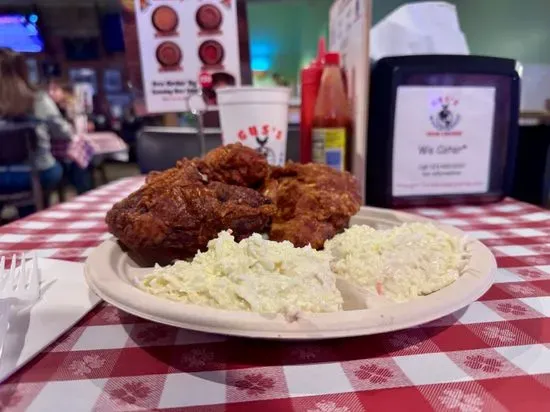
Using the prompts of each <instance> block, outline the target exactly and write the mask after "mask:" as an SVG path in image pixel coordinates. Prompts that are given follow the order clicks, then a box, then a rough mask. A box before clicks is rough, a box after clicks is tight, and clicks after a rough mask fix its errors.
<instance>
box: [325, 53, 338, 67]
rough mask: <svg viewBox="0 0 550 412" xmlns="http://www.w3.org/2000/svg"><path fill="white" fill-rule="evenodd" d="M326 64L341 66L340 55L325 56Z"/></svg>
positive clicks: (329, 54)
mask: <svg viewBox="0 0 550 412" xmlns="http://www.w3.org/2000/svg"><path fill="white" fill-rule="evenodd" d="M325 64H333V65H336V66H340V53H334V52H329V53H327V54H325Z"/></svg>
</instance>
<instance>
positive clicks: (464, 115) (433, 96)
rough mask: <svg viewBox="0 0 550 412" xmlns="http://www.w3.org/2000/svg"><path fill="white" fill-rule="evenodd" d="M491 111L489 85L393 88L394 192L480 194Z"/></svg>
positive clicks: (486, 181) (486, 173) (487, 157)
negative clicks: (394, 102)
mask: <svg viewBox="0 0 550 412" xmlns="http://www.w3.org/2000/svg"><path fill="white" fill-rule="evenodd" d="M494 112H495V88H494V87H465V86H453V87H437V86H436V87H434V86H400V87H398V89H397V96H396V106H395V123H394V135H393V139H394V142H393V165H392V167H393V171H392V193H393V195H394V196H414V195H441V194H460V193H462V194H466V193H485V192H486V191H487V190H488V188H489V164H490V162H491V156H490V155H491V146H492V143H493V142H492V141H493V119H494Z"/></svg>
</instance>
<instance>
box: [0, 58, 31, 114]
mask: <svg viewBox="0 0 550 412" xmlns="http://www.w3.org/2000/svg"><path fill="white" fill-rule="evenodd" d="M34 96H35V90H34V87H33V86H32V85H31V84H30V82H29V76H28V71H27V64H26V62H25V58H24V57H23V55H21V54H20V53H16V52H14V51H12V50H11V49H7V48H0V117H3V118H17V117H23V116H26V115H28V114H30V113H31V112H32V109H33V105H34Z"/></svg>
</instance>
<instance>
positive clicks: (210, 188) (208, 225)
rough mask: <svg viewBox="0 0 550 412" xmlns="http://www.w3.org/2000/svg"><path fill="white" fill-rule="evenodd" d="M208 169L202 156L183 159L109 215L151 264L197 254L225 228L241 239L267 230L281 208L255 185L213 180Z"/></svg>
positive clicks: (127, 243)
mask: <svg viewBox="0 0 550 412" xmlns="http://www.w3.org/2000/svg"><path fill="white" fill-rule="evenodd" d="M237 157H238V156H237ZM208 170H209V166H208V165H207V164H206V163H205V162H202V161H200V160H182V161H180V162H178V166H177V167H175V168H172V169H169V170H166V171H164V172H160V173H158V172H157V173H152V174H150V175H149V176H148V178H147V180H146V183H145V184H144V186H142V187H141V188H140V189H139V190H137V191H136V192H134V193H132V194H130V195H129V196H128V197H127V198H126V199H123V200H122V201H120V202H118V203H116V204H115V205H114V206H113V208H112V209H111V210H110V211H109V212H108V213H107V217H106V222H107V225H108V226H109V230H110V232H111V233H113V234H114V235H115V236H116V237H117V238H118V239H119V241H120V243H121V244H122V245H123V246H124V247H125V248H127V249H128V250H129V251H130V252H132V254H133V256H134V257H137V258H139V260H140V262H141V263H145V264H151V263H159V264H168V263H170V262H172V261H173V260H175V259H185V258H189V257H192V256H194V255H195V253H196V252H197V251H198V250H205V249H206V246H207V244H208V241H210V240H211V239H213V238H215V237H216V236H217V234H218V233H219V232H220V231H222V230H227V229H231V230H232V231H233V235H234V236H235V238H236V239H237V240H240V239H243V238H246V237H248V236H250V235H251V234H253V233H255V232H259V233H262V232H266V231H267V229H268V227H269V224H270V220H271V216H272V215H273V214H274V212H275V208H274V206H273V205H272V204H271V201H270V200H269V199H268V198H266V197H264V196H263V195H262V194H260V193H259V192H257V191H255V190H253V189H249V188H247V187H240V186H235V185H228V184H226V183H222V182H217V181H212V179H211V176H209V175H208V174H205V173H204V172H205V171H208ZM247 173H248V171H247V170H244V169H243V171H242V173H240V174H238V175H237V174H236V175H233V176H232V178H234V179H235V180H236V179H239V178H240V179H242V181H247V182H252V181H254V179H255V178H250V176H253V175H254V173H256V172H254V173H251V175H250V176H249V175H247ZM216 176H218V175H216ZM235 176H238V177H235Z"/></svg>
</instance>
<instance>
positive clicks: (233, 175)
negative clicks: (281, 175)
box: [202, 143, 269, 188]
mask: <svg viewBox="0 0 550 412" xmlns="http://www.w3.org/2000/svg"><path fill="white" fill-rule="evenodd" d="M203 161H204V165H205V166H206V169H205V168H204V166H203V170H202V171H203V172H204V173H205V174H207V175H208V177H209V178H210V180H213V181H217V182H222V183H227V184H228V185H237V186H245V187H251V188H259V187H260V186H261V184H262V183H263V181H264V180H265V178H266V177H267V175H268V173H269V166H268V164H267V161H266V160H265V157H264V156H262V155H261V154H260V153H258V152H256V151H255V150H253V149H250V148H249V147H245V146H243V145H241V144H240V143H236V144H228V145H226V146H222V147H218V148H216V149H214V150H212V151H210V152H208V153H207V154H206V156H205V157H204V159H203Z"/></svg>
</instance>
